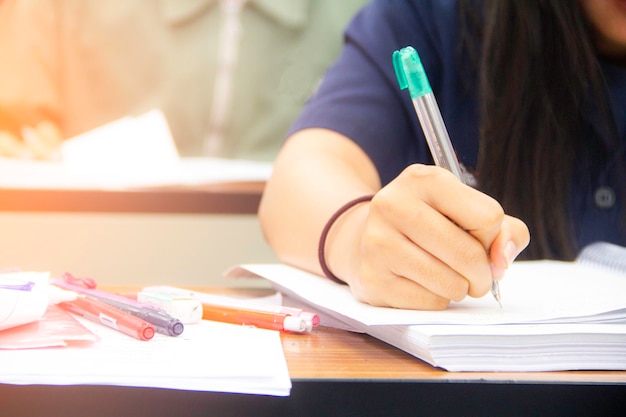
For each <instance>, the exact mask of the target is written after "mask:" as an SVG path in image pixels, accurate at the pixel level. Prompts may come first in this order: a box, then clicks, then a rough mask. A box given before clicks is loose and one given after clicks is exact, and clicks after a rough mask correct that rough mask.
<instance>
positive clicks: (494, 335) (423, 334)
mask: <svg viewBox="0 0 626 417" xmlns="http://www.w3.org/2000/svg"><path fill="white" fill-rule="evenodd" d="M621 253H622V254H623V253H624V252H621ZM242 268H243V269H245V270H247V271H250V272H252V273H253V274H255V275H258V276H261V277H264V278H267V279H269V280H270V281H272V282H273V284H274V286H275V287H276V288H277V289H279V290H280V291H283V292H284V293H285V294H286V295H288V296H290V297H294V298H298V299H300V300H302V301H303V302H305V303H307V304H309V305H311V306H312V308H313V309H316V310H318V312H319V313H321V314H326V315H330V316H331V317H332V319H333V320H334V321H335V323H339V326H338V327H344V328H352V329H355V330H356V331H360V332H365V333H368V334H370V335H372V336H374V337H377V338H379V339H381V340H383V341H385V342H387V343H389V344H391V345H394V346H396V347H398V348H400V349H402V350H405V351H406V352H409V353H411V354H413V355H415V356H417V357H419V358H421V359H423V360H425V361H426V362H428V363H430V364H432V365H435V366H439V367H442V368H444V369H447V370H450V371H550V370H573V369H606V370H626V297H625V296H624V294H626V273H625V272H615V271H609V270H607V269H603V268H597V267H594V266H592V265H589V264H587V263H581V262H569V263H568V262H556V261H535V262H516V263H515V264H514V265H513V266H512V267H511V268H510V270H509V271H508V272H507V276H506V278H505V279H504V280H503V281H501V283H500V288H501V292H502V303H503V308H502V309H501V308H500V307H499V305H498V303H497V302H496V301H495V300H494V299H493V298H492V297H491V296H486V297H483V298H481V299H471V298H467V299H465V300H463V301H462V302H460V303H452V304H451V305H450V307H449V308H448V310H446V311H438V312H433V311H414V310H401V309H391V308H381V307H373V306H370V305H366V304H363V303H360V302H358V301H356V300H355V298H354V297H353V296H352V294H351V293H350V290H349V288H348V287H347V286H345V285H339V284H335V283H333V282H331V281H329V280H327V279H325V278H322V277H319V276H316V275H312V274H309V273H306V272H303V271H301V270H298V269H294V268H291V267H288V266H285V265H243V266H242ZM324 323H325V322H324V317H323V316H322V324H324Z"/></svg>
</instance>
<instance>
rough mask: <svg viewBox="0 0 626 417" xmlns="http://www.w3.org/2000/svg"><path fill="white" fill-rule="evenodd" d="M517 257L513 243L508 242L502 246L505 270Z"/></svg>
mask: <svg viewBox="0 0 626 417" xmlns="http://www.w3.org/2000/svg"><path fill="white" fill-rule="evenodd" d="M516 257H517V246H515V243H513V241H511V240H510V241H508V242H507V243H506V245H505V246H504V258H505V260H506V266H507V268H508V267H509V266H511V264H512V263H513V261H514V260H515V258H516Z"/></svg>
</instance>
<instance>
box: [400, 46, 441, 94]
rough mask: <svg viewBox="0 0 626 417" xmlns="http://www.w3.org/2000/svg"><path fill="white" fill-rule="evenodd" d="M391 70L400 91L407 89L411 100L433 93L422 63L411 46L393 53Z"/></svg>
mask: <svg viewBox="0 0 626 417" xmlns="http://www.w3.org/2000/svg"><path fill="white" fill-rule="evenodd" d="M393 68H394V69H395V71H396V78H397V79H398V84H400V89H401V90H404V89H405V88H408V89H409V93H411V98H417V97H420V96H423V95H425V94H428V93H431V92H432V91H433V90H432V88H430V83H429V82H428V77H426V71H424V66H423V65H422V61H420V57H419V55H418V54H417V51H416V50H415V48H413V47H412V46H407V47H405V48H402V49H400V50H399V51H395V52H394V53H393Z"/></svg>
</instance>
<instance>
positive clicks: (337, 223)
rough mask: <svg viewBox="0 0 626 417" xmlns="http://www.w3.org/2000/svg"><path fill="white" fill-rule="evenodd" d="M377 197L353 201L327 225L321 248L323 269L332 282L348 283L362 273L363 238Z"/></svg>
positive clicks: (319, 253) (322, 234) (342, 207)
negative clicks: (370, 207) (357, 272)
mask: <svg viewBox="0 0 626 417" xmlns="http://www.w3.org/2000/svg"><path fill="white" fill-rule="evenodd" d="M372 198H373V194H371V195H365V196H361V197H358V198H355V199H353V200H350V201H349V202H347V203H346V204H344V205H343V206H341V207H340V208H339V209H338V210H337V211H336V212H335V213H334V214H333V215H332V216H331V217H330V218H329V219H328V221H327V223H326V225H325V226H324V229H323V231H322V233H321V236H320V240H319V245H318V260H319V263H320V267H321V268H322V271H323V273H324V275H326V277H328V278H329V279H331V280H333V281H335V282H339V283H344V282H348V280H349V278H350V277H351V276H352V275H354V273H356V271H358V266H359V264H360V258H361V251H360V244H359V242H360V236H361V234H362V231H363V227H364V225H365V219H366V218H367V214H368V213H369V204H368V203H369V201H370V200H371V199H372Z"/></svg>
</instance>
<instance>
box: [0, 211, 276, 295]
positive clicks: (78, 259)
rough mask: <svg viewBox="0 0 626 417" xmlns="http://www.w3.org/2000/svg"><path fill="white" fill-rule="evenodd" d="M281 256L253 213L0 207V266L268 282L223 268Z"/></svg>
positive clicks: (122, 278)
mask: <svg viewBox="0 0 626 417" xmlns="http://www.w3.org/2000/svg"><path fill="white" fill-rule="evenodd" d="M276 261H277V260H276V257H275V256H274V254H273V253H272V251H271V249H270V248H269V247H268V246H267V244H266V243H265V241H264V239H263V236H262V233H261V229H260V226H259V224H258V221H257V218H256V216H253V215H163V214H91V213H79V214H74V213H10V212H9V213H7V212H4V213H0V268H6V267H15V266H17V267H20V268H22V270H38V271H50V272H51V273H52V274H53V275H54V276H57V277H58V276H60V274H61V273H63V272H65V271H68V272H71V273H73V274H75V275H78V276H81V275H83V276H90V277H92V278H95V279H96V280H97V281H98V283H100V284H103V285H141V286H143V285H151V284H167V285H179V286H192V285H218V286H222V285H229V286H255V287H258V286H261V287H264V286H268V285H267V283H266V282H265V281H262V280H258V281H257V280H243V281H234V280H227V279H225V278H222V276H221V274H222V272H224V270H225V269H227V268H228V267H230V266H233V265H236V264H240V263H259V262H276Z"/></svg>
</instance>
